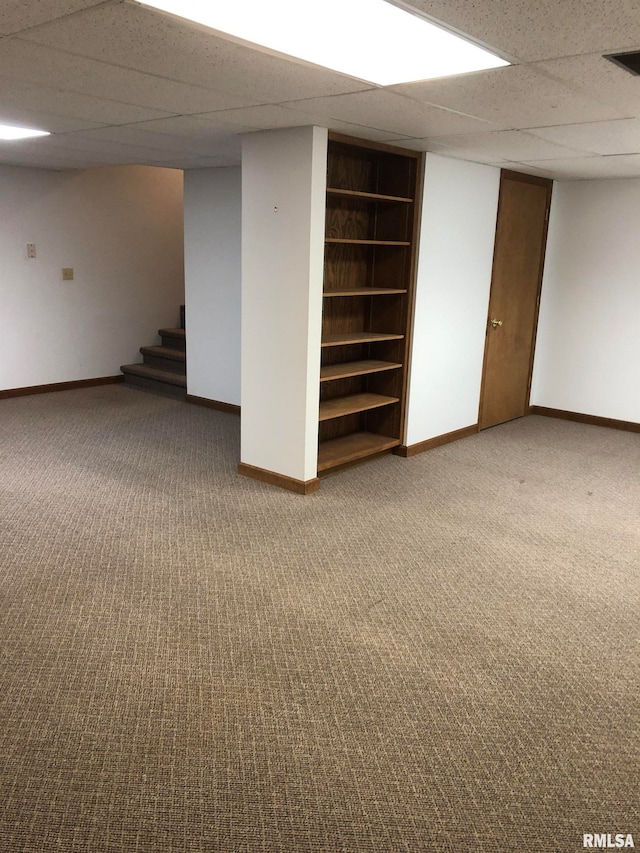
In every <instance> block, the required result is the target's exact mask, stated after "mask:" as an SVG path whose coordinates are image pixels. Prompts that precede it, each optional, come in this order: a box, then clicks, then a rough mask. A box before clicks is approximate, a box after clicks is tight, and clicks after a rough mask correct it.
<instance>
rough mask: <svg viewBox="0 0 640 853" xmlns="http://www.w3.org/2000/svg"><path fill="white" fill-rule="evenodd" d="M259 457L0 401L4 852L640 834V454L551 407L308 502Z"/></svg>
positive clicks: (192, 416)
mask: <svg viewBox="0 0 640 853" xmlns="http://www.w3.org/2000/svg"><path fill="white" fill-rule="evenodd" d="M238 445H239V421H238V419H237V417H234V416H233V415H226V414H221V413H217V412H213V411H210V410H207V409H203V408H199V407H195V406H190V405H187V404H184V403H180V402H177V401H173V400H169V399H164V398H161V397H155V396H152V395H150V394H146V393H143V392H139V391H136V390H133V389H130V388H127V387H124V386H104V387H99V388H93V389H86V390H82V391H72V392H64V393H57V394H48V395H39V396H34V397H23V398H16V399H9V400H3V401H1V402H0V500H1V504H0V546H1V551H0V664H1V674H0V761H1V768H0V850H2V851H3V853H4V851H10V853H50V851H56V853H107V851H109V853H111V851H113V853H120V851H126V853H128V851H141V852H142V851H144V853H156V852H157V853H178V851H179V852H180V853H183V851H184V852H185V853H186V851H189V853H196V851H197V852H198V853H204V851H230V853H266V851H269V853H270V851H273V853H320V852H321V851H322V853H325V851H327V853H328V851H331V853H401V851H402V853H414V851H415V852H416V853H419V851H451V853H503V851H504V853H552V851H553V853H556V851H558V853H572V851H579V850H582V849H583V833H594V832H595V833H603V832H604V833H606V832H610V833H615V832H620V833H635V836H634V840H635V845H636V847H640V820H639V817H638V814H639V794H638V791H639V775H638V769H639V768H638V756H639V749H638V729H639V727H638V722H639V718H640V715H639V704H638V675H639V666H638V652H639V643H638V639H639V636H640V626H639V618H638V617H639V604H640V601H639V599H640V594H639V593H640V436H638V435H637V434H632V433H625V432H620V431H616V430H607V429H602V428H599V427H593V426H585V425H580V424H575V423H567V422H562V421H556V420H550V419H545V418H540V417H529V418H525V419H522V420H519V421H515V422H512V423H510V424H506V425H503V426H501V427H496V428H494V429H492V430H487V431H485V432H484V433H481V434H480V435H478V436H475V437H472V438H468V439H465V440H463V441H460V442H457V443H455V444H451V445H448V446H446V447H442V448H440V449H438V450H434V451H431V452H429V453H426V454H423V455H422V456H419V457H415V458H414V459H409V460H407V459H400V458H398V457H393V456H389V457H384V458H383V459H380V460H378V461H376V462H372V463H370V464H368V465H364V466H361V467H359V468H355V469H352V470H351V471H348V472H345V473H343V474H340V475H338V476H335V477H331V478H329V479H327V480H325V481H324V482H323V484H322V488H321V490H320V491H319V492H318V493H317V494H315V495H312V496H309V497H306V498H302V497H299V496H296V495H292V494H290V493H287V492H284V491H280V490H277V489H275V488H272V487H270V486H266V485H263V484H260V483H256V482H254V481H251V480H248V479H246V478H242V477H239V476H238V475H237V474H236V464H237V461H238V453H239V446H238Z"/></svg>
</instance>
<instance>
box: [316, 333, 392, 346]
mask: <svg viewBox="0 0 640 853" xmlns="http://www.w3.org/2000/svg"><path fill="white" fill-rule="evenodd" d="M402 338H404V335H395V334H389V333H387V332H342V333H341V334H338V335H325V337H324V338H323V339H322V346H323V347H338V346H342V345H343V344H369V343H376V342H377V341H399V340H401V339H402Z"/></svg>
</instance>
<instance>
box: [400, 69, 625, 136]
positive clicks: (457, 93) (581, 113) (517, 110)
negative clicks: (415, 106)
mask: <svg viewBox="0 0 640 853" xmlns="http://www.w3.org/2000/svg"><path fill="white" fill-rule="evenodd" d="M393 88H394V90H395V91H398V92H402V93H404V94H405V95H408V96H410V97H412V98H416V99H419V100H421V101H424V102H428V103H431V104H437V105H440V106H443V107H447V108H448V109H452V110H459V111H460V112H463V113H468V114H471V115H476V116H480V117H481V118H483V119H486V120H487V121H490V122H492V123H493V125H494V129H496V130H510V129H517V128H523V127H544V126H548V125H554V124H572V123H574V122H580V121H606V120H607V119H615V118H626V117H627V116H626V115H624V114H623V113H621V112H620V111H619V110H616V109H615V108H614V107H612V106H610V105H609V104H606V103H601V102H600V101H597V100H594V99H592V98H590V97H588V96H585V95H584V94H582V93H580V92H578V91H576V90H575V89H573V88H571V87H570V86H569V85H568V84H566V83H563V82H560V81H557V80H554V79H552V78H551V77H548V76H547V75H545V74H543V73H542V72H540V71H537V70H535V68H533V67H531V66H525V65H513V66H510V67H508V68H495V69H493V70H491V71H480V72H478V73H476V74H460V75H458V76H456V77H445V78H441V79H438V80H429V81H425V82H421V83H404V84H402V85H401V86H395V87H393ZM421 135H422V136H427V135H428V134H421Z"/></svg>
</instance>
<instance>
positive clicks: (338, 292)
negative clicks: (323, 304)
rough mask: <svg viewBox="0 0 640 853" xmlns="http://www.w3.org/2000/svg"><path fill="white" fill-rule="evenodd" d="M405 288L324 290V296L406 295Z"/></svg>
mask: <svg viewBox="0 0 640 853" xmlns="http://www.w3.org/2000/svg"><path fill="white" fill-rule="evenodd" d="M406 292H407V288H406V287H354V288H353V289H352V290H325V291H324V294H323V295H324V296H384V295H386V294H391V295H392V296H393V295H395V294H398V293H406Z"/></svg>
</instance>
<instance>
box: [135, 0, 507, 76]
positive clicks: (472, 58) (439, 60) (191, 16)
mask: <svg viewBox="0 0 640 853" xmlns="http://www.w3.org/2000/svg"><path fill="white" fill-rule="evenodd" d="M140 5H142V6H149V7H151V8H154V9H159V10H160V11H162V12H168V13H169V14H171V15H176V16H177V17H180V18H186V19H187V20H190V21H195V22H196V23H198V24H203V25H204V26H206V27H210V28H211V29H213V30H217V31H218V32H219V33H220V34H222V35H227V36H231V37H232V38H234V39H239V40H240V41H242V42H248V43H250V44H253V45H257V46H260V47H263V48H267V49H269V50H272V51H277V52H278V53H281V54H285V55H287V56H291V57H295V58H297V59H302V60H304V61H306V62H312V63H314V64H315V65H322V66H323V67H325V68H330V69H332V70H333V71H339V72H340V73H341V74H348V75H349V76H350V77H357V78H359V79H360V80H366V81H369V82H371V83H376V84H377V85H379V86H391V85H393V84H395V83H410V82H413V81H416V80H428V79H431V78H433V77H446V76H448V75H451V74H464V73H466V72H469V71H481V70H484V69H487V68H498V67H500V66H503V65H509V63H508V62H506V61H505V60H504V59H500V57H498V56H495V55H494V54H492V53H490V52H489V51H488V50H484V49H483V48H481V47H478V46H477V45H475V44H472V43H471V42H469V41H466V40H465V39H463V38H460V36H457V35H454V34H453V33H450V32H448V31H447V30H444V29H442V28H441V27H438V26H436V25H435V24H432V23H430V22H429V21H427V20H425V19H424V18H421V17H419V16H418V15H413V14H411V13H410V12H407V11H405V10H404V9H402V8H400V7H399V6H395V5H393V4H392V3H388V2H386V0H319V1H318V2H315V3H312V4H307V3H304V2H302V0H269V2H266V0H243V2H234V0H144V2H142V3H140Z"/></svg>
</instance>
